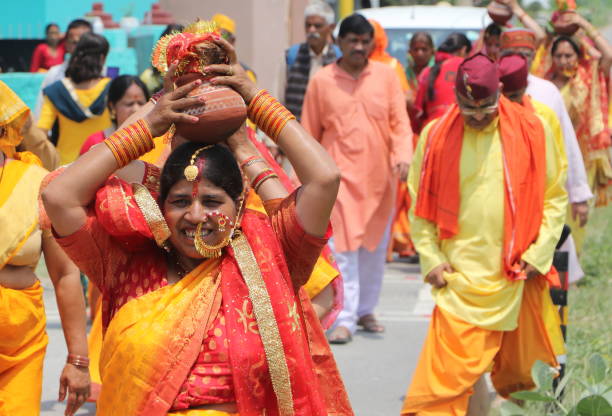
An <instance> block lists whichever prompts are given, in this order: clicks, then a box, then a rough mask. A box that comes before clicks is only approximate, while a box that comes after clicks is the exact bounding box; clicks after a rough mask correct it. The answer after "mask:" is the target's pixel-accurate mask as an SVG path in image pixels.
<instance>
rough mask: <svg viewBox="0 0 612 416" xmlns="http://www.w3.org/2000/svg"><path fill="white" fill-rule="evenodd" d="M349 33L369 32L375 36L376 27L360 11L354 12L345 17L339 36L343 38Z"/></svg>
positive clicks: (360, 33)
mask: <svg viewBox="0 0 612 416" xmlns="http://www.w3.org/2000/svg"><path fill="white" fill-rule="evenodd" d="M349 33H354V34H356V35H365V34H367V33H369V34H370V36H372V37H374V28H373V27H372V25H371V24H370V22H368V19H366V18H365V17H363V16H362V15H360V14H359V13H353V14H352V15H350V16H348V17H345V18H344V19H343V20H342V23H340V30H339V31H338V36H339V37H341V38H343V37H345V36H346V35H348V34H349Z"/></svg>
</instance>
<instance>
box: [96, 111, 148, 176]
mask: <svg viewBox="0 0 612 416" xmlns="http://www.w3.org/2000/svg"><path fill="white" fill-rule="evenodd" d="M104 144H105V145H106V146H107V147H108V148H109V149H110V151H111V152H112V153H113V156H115V160H116V161H117V165H118V166H119V168H122V167H124V166H125V165H127V164H128V163H130V162H131V161H132V160H135V159H138V158H139V157H140V156H142V155H144V154H145V153H148V152H150V151H151V150H153V148H154V147H155V143H154V142H153V136H152V135H151V130H150V129H149V126H148V124H147V122H146V121H144V119H140V120H138V121H136V122H135V123H133V124H131V125H129V126H127V127H124V128H122V129H120V130H117V131H116V132H115V133H113V134H112V135H111V136H110V137H109V138H108V139H106V140H104Z"/></svg>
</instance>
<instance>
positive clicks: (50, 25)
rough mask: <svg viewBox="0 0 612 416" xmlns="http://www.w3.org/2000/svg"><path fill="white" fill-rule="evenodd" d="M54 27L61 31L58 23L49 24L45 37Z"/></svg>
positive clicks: (46, 27)
mask: <svg viewBox="0 0 612 416" xmlns="http://www.w3.org/2000/svg"><path fill="white" fill-rule="evenodd" d="M54 26H55V27H56V28H58V29H59V25H58V24H57V23H49V24H48V25H47V26H45V35H46V34H47V33H49V30H50V29H51V28H52V27H54Z"/></svg>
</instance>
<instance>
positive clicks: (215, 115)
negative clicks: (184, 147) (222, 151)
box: [176, 73, 247, 144]
mask: <svg viewBox="0 0 612 416" xmlns="http://www.w3.org/2000/svg"><path fill="white" fill-rule="evenodd" d="M198 78H199V79H202V80H203V82H202V84H200V86H199V87H197V88H196V89H194V90H193V91H191V92H190V93H189V94H188V96H189V97H204V99H205V101H204V102H202V104H198V105H196V106H193V107H189V108H186V109H184V110H182V111H183V112H185V113H187V114H189V115H193V116H197V117H198V119H199V120H198V122H197V123H176V132H177V133H178V134H180V135H181V136H182V137H184V138H185V139H187V140H189V141H192V142H199V143H205V144H214V143H218V142H221V141H223V140H225V139H227V138H228V137H229V136H231V135H232V134H233V133H234V132H235V131H236V130H238V129H239V128H240V126H242V124H243V123H244V122H245V121H246V117H247V108H246V105H245V103H244V100H243V99H242V97H241V96H240V94H238V93H237V92H236V91H234V90H233V89H232V88H230V87H227V86H225V85H213V84H211V83H209V82H208V81H205V80H204V76H203V75H201V74H196V73H189V74H185V75H182V76H180V77H179V78H178V79H177V80H176V85H177V86H178V87H180V86H182V85H185V84H188V83H190V82H192V81H195V80H196V79H198Z"/></svg>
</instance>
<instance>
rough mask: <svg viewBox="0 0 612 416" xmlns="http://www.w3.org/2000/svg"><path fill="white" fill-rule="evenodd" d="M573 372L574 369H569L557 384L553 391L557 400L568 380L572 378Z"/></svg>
mask: <svg viewBox="0 0 612 416" xmlns="http://www.w3.org/2000/svg"><path fill="white" fill-rule="evenodd" d="M573 372H574V369H573V368H571V369H570V370H569V371H568V372H567V373H566V374H565V375H564V376H563V378H562V379H561V381H560V382H559V384H557V388H556V389H555V397H556V398H559V397H560V396H561V393H562V392H563V389H565V386H567V383H568V382H569V381H570V378H571V377H572V373H573Z"/></svg>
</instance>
